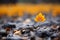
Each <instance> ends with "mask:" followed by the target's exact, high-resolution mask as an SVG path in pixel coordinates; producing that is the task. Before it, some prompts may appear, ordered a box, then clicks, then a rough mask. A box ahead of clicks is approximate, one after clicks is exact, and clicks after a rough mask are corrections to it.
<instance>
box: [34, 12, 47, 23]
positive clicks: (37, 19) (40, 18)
mask: <svg viewBox="0 0 60 40" xmlns="http://www.w3.org/2000/svg"><path fill="white" fill-rule="evenodd" d="M34 20H35V21H36V22H44V21H45V20H46V18H45V16H44V15H43V14H42V13H39V14H38V15H37V16H36V18H35V19H34Z"/></svg>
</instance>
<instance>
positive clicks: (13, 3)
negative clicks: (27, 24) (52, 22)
mask: <svg viewBox="0 0 60 40" xmlns="http://www.w3.org/2000/svg"><path fill="white" fill-rule="evenodd" d="M25 12H27V13H28V14H31V15H34V14H36V13H39V12H46V13H48V12H52V14H53V15H54V16H55V15H56V14H60V0H0V16H1V15H4V14H7V15H8V16H13V15H15V14H17V15H18V16H22V15H23V14H24V13H25Z"/></svg>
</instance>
